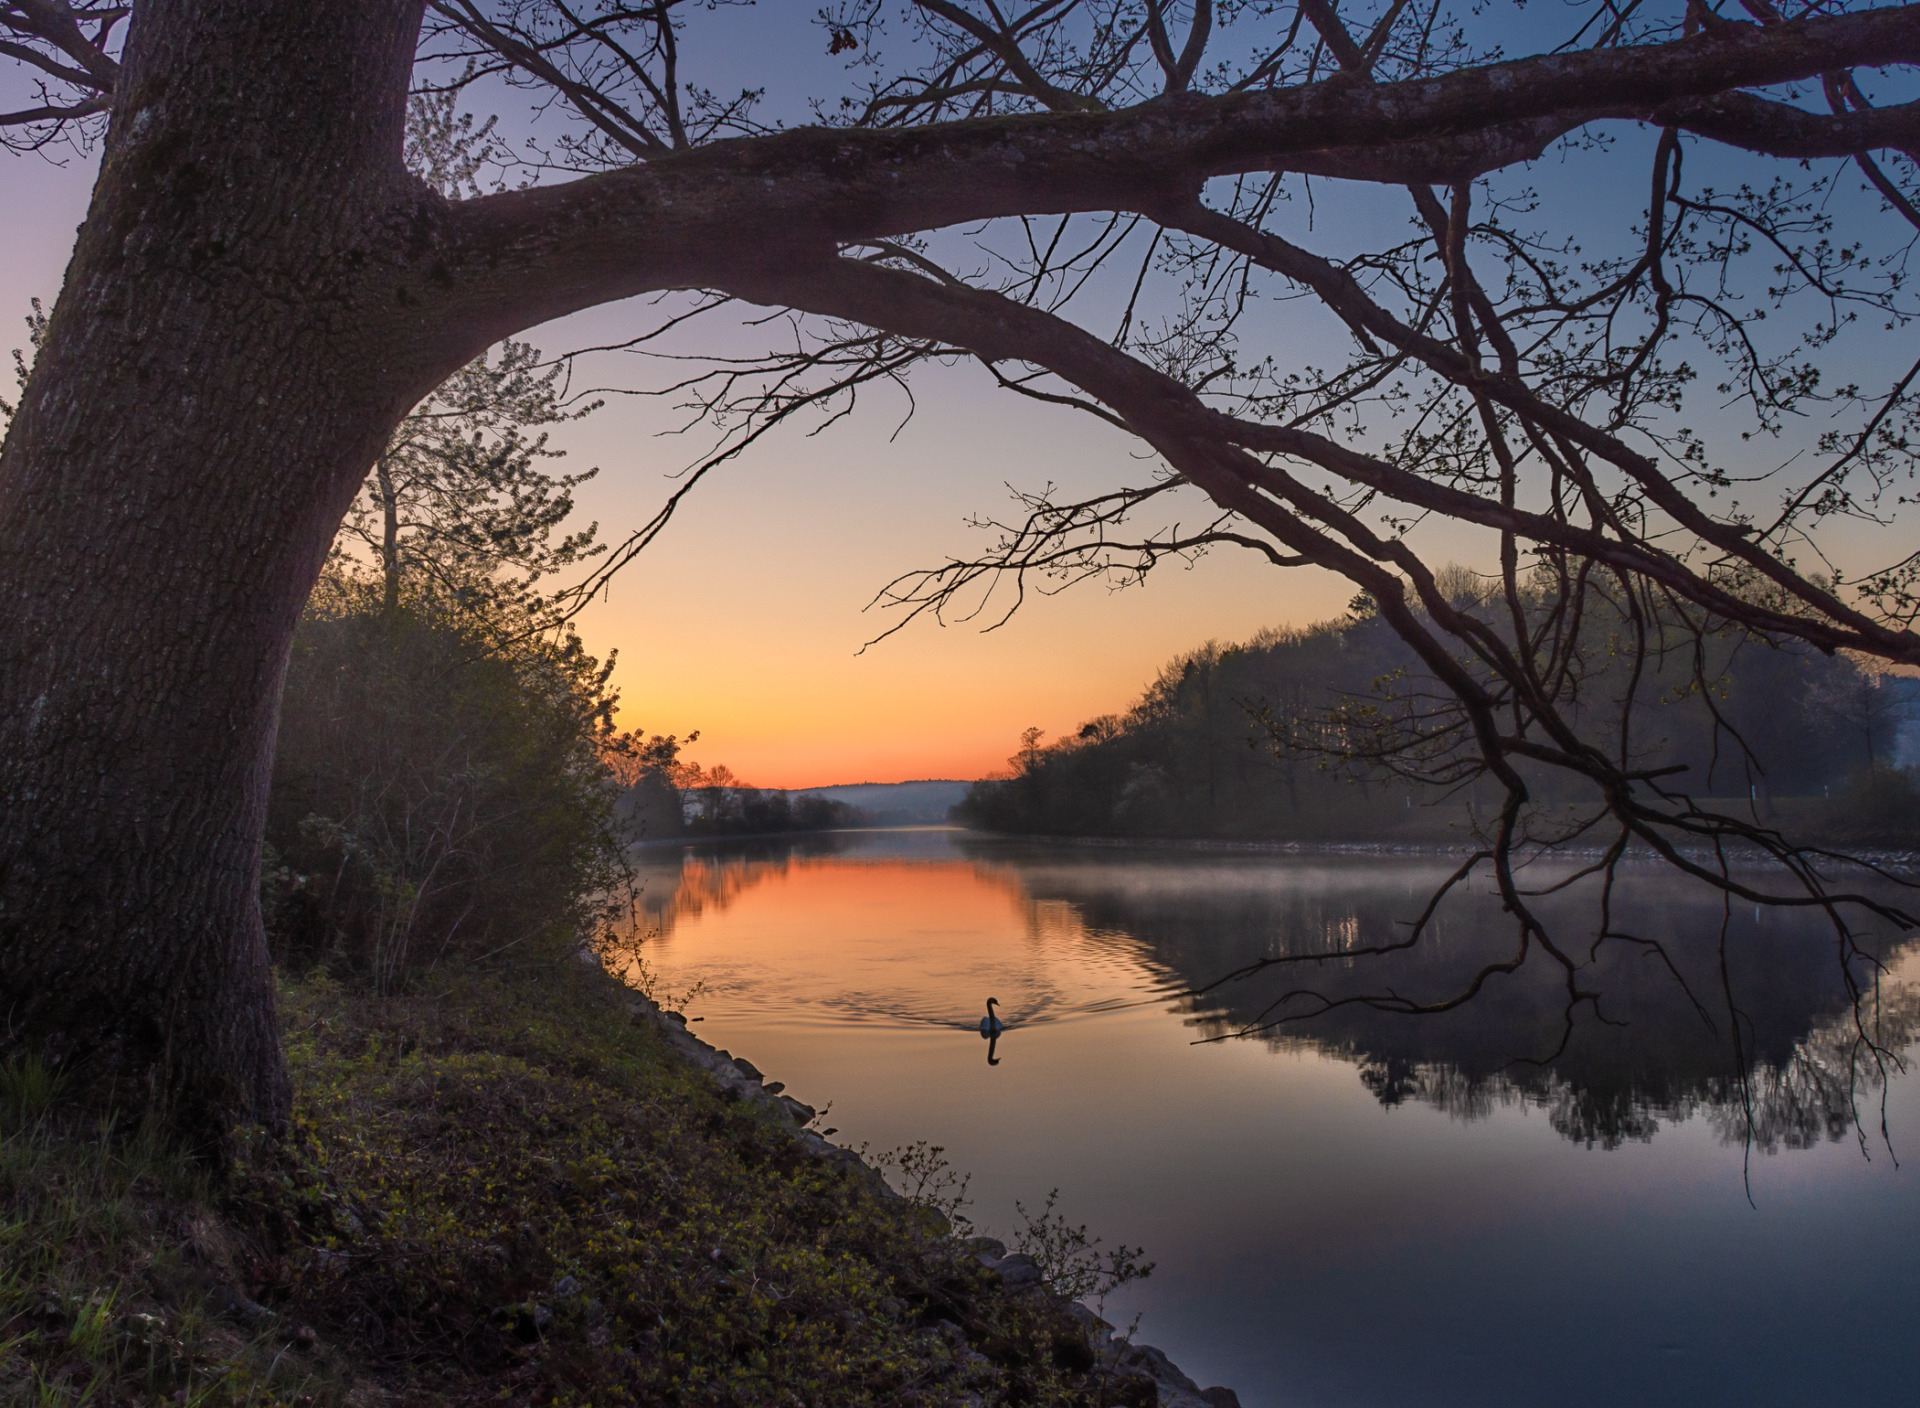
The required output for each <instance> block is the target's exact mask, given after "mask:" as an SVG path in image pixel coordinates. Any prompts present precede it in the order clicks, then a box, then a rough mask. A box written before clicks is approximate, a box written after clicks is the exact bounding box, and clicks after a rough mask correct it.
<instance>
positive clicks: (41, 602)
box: [0, 0, 462, 1138]
mask: <svg viewBox="0 0 1920 1408" xmlns="http://www.w3.org/2000/svg"><path fill="white" fill-rule="evenodd" d="M418 19H419V16H418V5H417V4H416V3H409V0H326V3H324V4H315V3H312V0H214V3H190V2H189V0H143V3H142V4H141V6H140V7H139V10H138V11H137V15H136V18H135V20H134V29H133V31H132V33H131V34H130V36H129V40H128V47H127V55H126V65H125V70H124V82H123V85H122V88H121V91H120V92H119V93H118V95H117V100H116V109H115V116H114V121H113V129H112V132H111V133H110V136H109V139H108V142H107V146H106V152H105V159H104V164H103V168H102V171H101V175H100V178H99V183H98V185H97V187H96V190H95V194H94V199H93V204H92V207H91V209H90V211H89V212H88V216H87V222H86V224H85V226H84V227H83V228H82V231H81V235H80V238H79V242H78V245H77V247H76V250H75V254H74V258H73V262H72V264H71V265H70V267H69V270H68V275H67V281H66V284H65V287H64V289H63V291H62V293H61V295H60V299H59V301H58V304H57V305H56V307H55V310H54V313H53V315H52V320H51V324H50V327H49V332H48V339H47V342H46V344H45V346H44V347H43V349H42V351H41V354H40V357H39V361H38V364H37V365H36V367H35V369H34V372H33V376H32V379H31V381H30V383H29V385H28V387H27V389H26V392H25V395H24V398H23V402H22V405H21V408H20V411H19V414H18V415H17V417H16V418H15V420H14V422H13V424H12V426H11V428H10V431H9V433H8V436H7V440H6V443H5V446H4V449H0V602H3V603H4V607H3V608H0V610H4V616H0V806H3V807H4V811H3V812H0V1053H4V1052H5V1051H7V1050H11V1051H19V1050H21V1049H27V1050H38V1051H40V1052H43V1053H45V1054H47V1055H49V1056H51V1057H53V1058H57V1059H58V1060H59V1061H61V1062H62V1063H63V1065H65V1066H66V1067H67V1068H68V1069H69V1070H71V1071H73V1072H74V1079H73V1080H72V1081H71V1082H70V1085H71V1087H72V1088H79V1089H85V1090H91V1091H94V1092H96V1093H106V1094H108V1095H110V1096H111V1097H112V1098H114V1099H115V1100H116V1102H117V1103H119V1104H122V1105H126V1104H129V1103H132V1104H146V1103H149V1102H156V1103H161V1104H164V1106H165V1107H166V1108H167V1110H168V1112H169V1119H170V1122H171V1123H172V1124H173V1126H174V1127H175V1128H176V1129H178V1130H184V1131H187V1132H189V1133H191V1134H194V1135H196V1136H199V1137H208V1136H211V1137H214V1138H218V1137H219V1136H221V1135H222V1134H223V1133H224V1132H226V1131H227V1130H229V1129H231V1128H232V1126H233V1124H234V1123H235V1122H236V1121H258V1122H261V1123H264V1124H267V1125H269V1126H273V1125H278V1124H279V1123H281V1122H282V1121H283V1120H284V1119H285V1117H286V1114H287V1098H288V1097H287V1083H286V1078H285V1073H284V1070H283V1067H282V1064H281V1059H280V1054H279V1042H278V1036H277V1033H276V1030H275V1024H274V1010H273V993H272V986H271V979H270V973H269V965H268V959H267V953H266V947H265V943H264V940H263V936H262V932H261V923H260V910H259V900H258V893H259V869H260V861H259V855H260V839H261V827H262V820H263V814H264V806H265V801H266V789H267V781H268V776H269V772H270V767H271V761H272V752H273V743H274V729H275V721H276V716H277V712H278V707H279V703H278V701H279V692H280V682H281V677H282V673H283V670H284V667H285V663H286V658H287V651H288V646H289V643H290V641H291V638H292V633H293V629H294V625H295V623H296V621H297V620H298V617H299V614H300V610H301V606H302V603H303V602H304V601H305V599H306V596H307V593H308V591H309V589H310V588H311V586H312V584H313V581H314V579H315V576H316V575H317V573H318V571H319V568H320V565H321V563H322V561H323V559H324V556H325V554H326V550H327V546H328V543H329V541H330V540H331V538H332V536H333V534H334V531H335V529H336V527H337V525H338V523H339V520H340V518H341V515H342V514H343V513H344V512H345V509H346V507H347V505H348V503H349V502H350V500H351V498H352V495H353V493H354V491H355V489H356V487H357V486H358V484H359V483H360V481H361V478H362V476H363V475H364V474H365V472H366V470H367V466H368V465H369V464H370V463H371V462H372V461H373V459H374V457H375V455H376V454H377V453H378V452H379V450H380V448H381V445H382V443H383V441H384V439H385V437H386V435H387V434H388V432H389V431H390V429H391V428H392V426H393V425H394V424H395V422H396V421H397V420H398V419H399V417H400V416H401V415H402V414H403V413H404V412H405V410H406V408H407V405H408V404H409V403H410V401H411V400H412V399H413V398H414V397H416V396H417V395H418V394H420V393H421V392H422V391H423V390H424V389H425V388H426V387H428V386H430V385H431V384H432V383H433V381H434V380H435V379H436V378H437V376H438V375H440V374H442V373H444V371H446V370H448V369H450V366H452V365H457V364H458V358H459V355H460V351H461V350H462V349H456V350H454V351H451V352H449V353H447V355H446V356H445V357H434V356H431V355H430V354H426V353H422V352H419V351H418V350H417V349H418V347H419V344H420V343H421V342H422V341H423V339H421V338H420V337H418V336H415V335H414V333H415V331H416V329H417V324H414V323H410V322H409V321H408V319H409V316H410V315H409V308H408V305H409V303H410V302H412V301H413V300H411V299H410V297H409V294H408V288H407V284H408V283H409V282H410V280H409V279H406V278H398V279H397V278H396V273H395V271H398V270H401V269H403V268H405V267H406V266H407V263H408V258H407V253H408V242H409V240H410V239H414V238H415V236H414V235H412V234H410V232H409V228H408V226H409V221H410V220H415V219H417V217H418V213H419V212H420V210H421V209H422V199H421V193H420V192H419V191H418V190H417V189H416V188H415V187H414V186H413V184H412V183H411V182H410V181H409V179H408V178H407V176H406V174H405V172H404V170H403V168H402V164H401V145H402V133H403V126H404V114H405V100H406V84H407V77H408V73H409V70H410V66H411V62H412V54H413V45H414V41H415V37H416V30H417V25H418ZM430 363H431V364H430Z"/></svg>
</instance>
